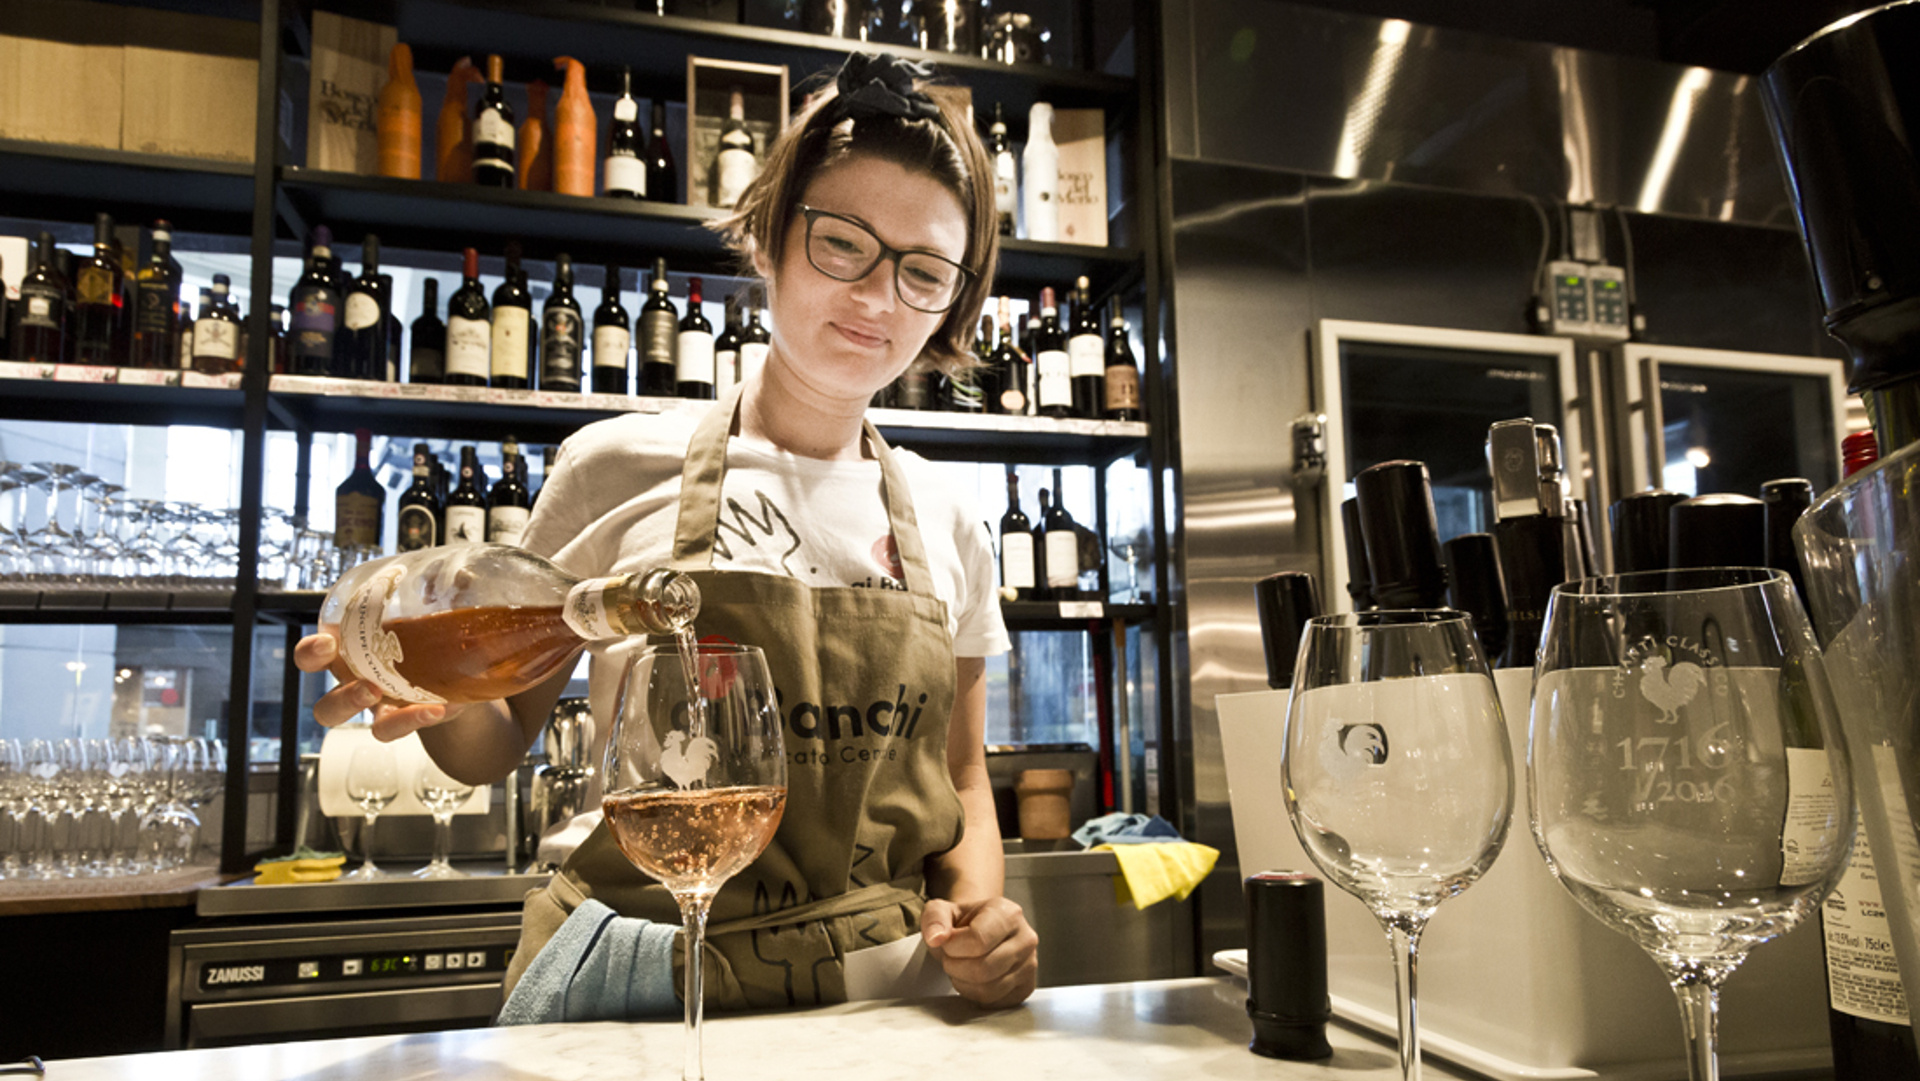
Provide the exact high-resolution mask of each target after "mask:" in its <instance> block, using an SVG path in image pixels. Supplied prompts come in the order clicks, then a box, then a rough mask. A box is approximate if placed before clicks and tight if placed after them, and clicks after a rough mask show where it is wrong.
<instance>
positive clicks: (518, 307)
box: [490, 243, 533, 389]
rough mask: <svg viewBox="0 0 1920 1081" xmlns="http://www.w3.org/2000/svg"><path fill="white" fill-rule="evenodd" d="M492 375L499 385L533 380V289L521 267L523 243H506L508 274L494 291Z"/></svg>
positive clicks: (517, 385) (515, 386) (512, 386)
mask: <svg viewBox="0 0 1920 1081" xmlns="http://www.w3.org/2000/svg"><path fill="white" fill-rule="evenodd" d="M490 354H491V365H490V366H491V379H490V382H491V384H492V385H493V386H496V387H506V388H508V389H525V388H527V387H529V386H531V385H532V384H533V291H532V290H530V289H528V288H527V272H526V271H525V270H522V269H521V268H520V245H519V244H515V243H509V244H508V245H507V276H506V280H504V281H502V282H501V283H500V287H499V288H497V289H495V290H494V291H493V334H492V343H491V350H490Z"/></svg>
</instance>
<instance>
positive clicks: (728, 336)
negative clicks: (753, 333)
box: [713, 290, 743, 398]
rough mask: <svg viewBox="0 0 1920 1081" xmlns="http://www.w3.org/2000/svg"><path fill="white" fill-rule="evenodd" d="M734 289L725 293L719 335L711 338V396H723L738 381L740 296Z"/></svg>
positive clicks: (738, 291)
mask: <svg viewBox="0 0 1920 1081" xmlns="http://www.w3.org/2000/svg"><path fill="white" fill-rule="evenodd" d="M742 295H743V293H742V292H741V291H740V290H735V291H734V292H732V293H729V294H727V300H726V303H725V304H724V305H723V308H724V309H725V311H726V314H725V315H724V316H722V320H723V325H722V326H721V328H720V336H719V337H717V338H715V339H714V340H713V396H714V397H716V398H723V397H725V396H726V393H727V391H729V390H732V389H733V386H734V384H735V383H738V382H740V298H741V297H742Z"/></svg>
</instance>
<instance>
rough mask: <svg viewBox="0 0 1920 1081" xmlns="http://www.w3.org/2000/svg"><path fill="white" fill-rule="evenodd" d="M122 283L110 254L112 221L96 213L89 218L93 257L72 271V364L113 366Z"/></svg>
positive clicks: (116, 360)
mask: <svg viewBox="0 0 1920 1081" xmlns="http://www.w3.org/2000/svg"><path fill="white" fill-rule="evenodd" d="M122 296H123V294H122V282H121V268H120V260H119V257H118V256H117V255H116V254H115V251H114V242H113V218H112V217H111V216H110V215H107V214H96V215H94V219H93V255H92V256H91V257H90V258H87V259H85V260H83V261H82V262H81V263H80V264H79V265H78V266H77V267H75V268H74V272H73V362H74V363H75V364H96V365H106V366H117V365H118V364H119V363H120V359H121V358H120V356H119V355H117V354H116V353H115V352H114V342H115V339H116V338H117V337H118V336H119V334H120V319H121V316H122V315H123V314H124V312H123V310H122V307H121V305H122Z"/></svg>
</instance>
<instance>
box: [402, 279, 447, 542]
mask: <svg viewBox="0 0 1920 1081" xmlns="http://www.w3.org/2000/svg"><path fill="white" fill-rule="evenodd" d="M428 284H432V281H431V279H429V281H428ZM433 466H434V457H433V450H432V449H431V448H430V447H428V446H427V445H426V444H425V443H415V444H414V445H413V483H412V484H411V485H409V486H408V488H407V490H406V491H404V492H401V493H400V506H399V512H398V521H397V522H396V523H395V526H396V529H395V532H394V548H395V550H396V551H401V552H412V551H417V550H419V549H421V548H431V547H433V546H434V545H436V544H438V543H440V493H439V492H438V491H436V490H435V488H434V484H433Z"/></svg>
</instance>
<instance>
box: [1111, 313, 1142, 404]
mask: <svg viewBox="0 0 1920 1081" xmlns="http://www.w3.org/2000/svg"><path fill="white" fill-rule="evenodd" d="M1105 385H1106V417H1107V419H1108V420H1139V419H1140V368H1139V366H1138V365H1136V364H1135V363H1134V360H1133V342H1132V339H1131V336H1130V335H1128V333H1127V316H1126V313H1124V312H1122V311H1121V310H1120V298H1119V297H1114V298H1113V299H1111V300H1109V301H1107V368H1106V383H1105Z"/></svg>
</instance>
